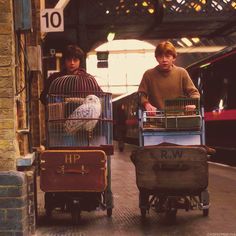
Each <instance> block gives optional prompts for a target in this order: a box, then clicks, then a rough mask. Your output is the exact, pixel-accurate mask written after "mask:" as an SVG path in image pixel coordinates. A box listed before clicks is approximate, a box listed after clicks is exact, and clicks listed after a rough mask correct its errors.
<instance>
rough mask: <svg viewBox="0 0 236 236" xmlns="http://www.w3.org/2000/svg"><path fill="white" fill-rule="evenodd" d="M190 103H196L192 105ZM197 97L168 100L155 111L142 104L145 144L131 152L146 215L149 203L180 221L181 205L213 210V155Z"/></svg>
mask: <svg viewBox="0 0 236 236" xmlns="http://www.w3.org/2000/svg"><path fill="white" fill-rule="evenodd" d="M186 105H194V107H195V109H194V110H191V111H189V110H187V109H186ZM203 114H204V113H203V110H202V109H201V108H200V104H199V101H198V99H191V98H181V99H173V100H167V101H166V102H165V108H164V109H163V110H161V111H157V112H156V114H155V115H152V116H150V115H148V113H147V112H146V111H142V110H141V109H140V110H139V130H140V134H139V140H140V147H139V148H138V149H137V150H134V151H133V152H132V154H131V160H132V161H133V163H134V165H135V170H136V184H137V187H138V189H139V207H140V212H141V216H142V217H143V218H145V217H146V214H147V212H148V211H149V210H150V209H154V210H155V211H156V212H157V213H166V215H167V217H168V218H169V219H170V220H171V221H175V219H176V214H177V211H178V210H179V209H185V210H186V211H189V210H193V209H200V210H202V213H203V216H207V215H208V214H209V207H210V201H209V193H208V190H207V187H208V162H207V161H208V156H209V155H210V154H212V153H213V152H214V150H213V149H211V148H209V147H206V146H205V145H204V144H205V140H204V138H205V137H204V134H205V129H204V119H203Z"/></svg>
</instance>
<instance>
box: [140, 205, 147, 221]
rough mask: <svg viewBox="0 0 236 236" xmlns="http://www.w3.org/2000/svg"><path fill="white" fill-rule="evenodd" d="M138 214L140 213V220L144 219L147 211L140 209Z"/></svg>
mask: <svg viewBox="0 0 236 236" xmlns="http://www.w3.org/2000/svg"><path fill="white" fill-rule="evenodd" d="M140 213H141V217H142V219H145V218H146V214H147V210H146V209H145V208H140Z"/></svg>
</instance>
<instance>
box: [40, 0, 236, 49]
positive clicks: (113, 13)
mask: <svg viewBox="0 0 236 236" xmlns="http://www.w3.org/2000/svg"><path fill="white" fill-rule="evenodd" d="M57 3H58V0H47V1H46V8H51V7H55V5H56V4H57ZM64 18H65V32H63V33H49V34H48V35H47V36H46V38H45V50H47V49H48V48H52V47H53V48H55V49H57V48H58V50H59V49H60V48H63V46H64V45H65V44H67V43H77V44H79V45H80V46H81V47H82V48H83V49H84V50H85V51H87V52H88V51H90V50H91V48H92V47H93V46H94V45H95V44H97V43H98V42H105V41H106V37H107V34H108V33H109V32H115V34H116V35H115V39H139V40H146V41H153V40H154V41H155V40H160V39H173V41H175V39H176V42H177V39H178V38H181V37H199V38H202V39H205V42H206V44H209V43H210V44H216V45H217V44H220V43H221V42H222V40H223V41H225V43H226V44H229V45H231V44H232V43H235V42H236V41H235V37H236V33H235V32H236V1H235V0H148V1H145V0H133V1H131V0H112V1H111V0H70V1H69V3H68V5H67V6H66V8H65V10H64ZM218 38H220V39H218ZM203 42H204V41H201V43H203Z"/></svg>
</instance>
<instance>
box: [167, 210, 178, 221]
mask: <svg viewBox="0 0 236 236" xmlns="http://www.w3.org/2000/svg"><path fill="white" fill-rule="evenodd" d="M176 214H177V209H174V210H168V211H167V212H166V218H167V219H168V220H169V222H170V223H171V224H173V223H175V222H176Z"/></svg>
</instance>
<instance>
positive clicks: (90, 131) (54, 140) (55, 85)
mask: <svg viewBox="0 0 236 236" xmlns="http://www.w3.org/2000/svg"><path fill="white" fill-rule="evenodd" d="M111 105H112V103H111V94H110V93H104V92H102V91H101V89H100V88H99V87H98V85H97V84H94V83H93V82H92V80H90V79H87V78H86V79H84V77H83V76H78V75H69V76H62V77H59V78H57V79H55V80H54V81H53V82H52V83H51V85H50V88H49V94H48V106H47V116H46V126H47V146H48V147H49V148H52V147H79V146H83V147H84V146H100V145H107V144H111V143H112V106H111Z"/></svg>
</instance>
